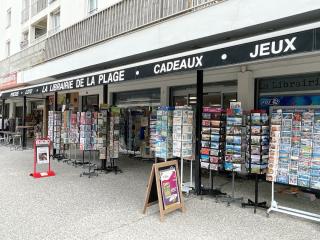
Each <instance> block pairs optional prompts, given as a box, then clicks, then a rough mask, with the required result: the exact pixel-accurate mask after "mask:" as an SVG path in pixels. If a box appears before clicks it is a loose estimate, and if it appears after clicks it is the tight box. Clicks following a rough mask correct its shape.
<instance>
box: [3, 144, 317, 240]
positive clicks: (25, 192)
mask: <svg viewBox="0 0 320 240" xmlns="http://www.w3.org/2000/svg"><path fill="white" fill-rule="evenodd" d="M32 159H33V152H32V151H30V150H29V151H23V152H21V151H10V150H9V149H8V148H5V147H0V169H1V173H0V184H1V187H0V204H1V205H0V239H1V240H7V239H10V240H11V239H12V240H13V239H23V240H28V239H50V240H51V239H57V240H63V239H68V240H70V239H255V240H256V239H299V240H301V239H309V240H310V239H319V238H320V237H319V236H320V224H316V223H313V222H309V221H306V220H302V219H298V218H294V217H289V216H287V215H283V214H280V213H272V214H271V216H270V218H267V217H266V214H265V212H264V211H262V210H258V213H257V214H255V215H254V214H253V210H252V209H249V208H245V209H243V208H241V207H240V206H239V205H238V204H235V205H232V206H231V207H226V205H225V204H224V203H216V202H215V201H214V200H213V199H211V198H204V199H203V200H201V199H200V198H198V197H195V196H190V197H188V198H186V209H187V211H186V213H185V214H183V213H181V212H180V211H176V212H174V213H171V214H169V215H166V216H165V221H164V222H163V223H161V222H160V220H159V214H158V212H157V206H153V207H151V208H150V209H149V210H148V212H147V215H143V214H142V213H141V210H142V207H143V201H144V197H145V190H146V184H147V180H148V175H149V172H150V169H151V163H147V162H142V161H139V160H132V159H125V160H122V161H121V163H120V166H121V168H122V170H123V171H124V172H123V173H122V174H118V175H115V174H113V173H109V174H101V175H100V176H99V177H97V178H96V177H94V178H91V179H89V178H87V177H82V178H80V177H79V174H80V173H81V172H82V171H83V169H82V168H81V167H78V168H74V167H72V166H70V165H67V164H65V163H61V162H60V163H57V162H54V163H53V169H54V170H55V171H56V172H57V176H56V177H51V178H43V179H33V178H31V177H30V176H29V173H30V172H31V171H32V161H33V160H32ZM215 181H216V182H217V183H218V184H220V183H225V182H226V181H228V180H226V179H225V178H215ZM261 185H262V189H261V191H262V193H261V196H262V198H265V199H267V200H269V199H270V184H268V183H263V184H261ZM224 190H225V191H230V184H227V185H226V186H225V188H224ZM237 195H241V196H246V197H247V196H249V197H252V195H253V182H250V181H240V182H237ZM278 197H279V199H280V200H281V201H282V202H285V203H286V204H287V205H290V206H298V207H300V208H301V207H307V208H308V209H310V210H311V211H314V212H318V213H320V201H319V200H316V201H314V202H310V201H309V200H306V199H301V198H293V197H291V196H287V195H284V194H281V195H279V196H278Z"/></svg>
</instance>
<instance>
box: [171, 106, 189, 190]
mask: <svg viewBox="0 0 320 240" xmlns="http://www.w3.org/2000/svg"><path fill="white" fill-rule="evenodd" d="M172 139H173V156H174V157H179V158H180V160H181V181H180V182H181V190H182V192H185V193H187V194H189V193H190V191H191V190H193V188H194V186H193V185H192V177H193V176H192V162H191V163H190V165H191V166H190V171H191V174H190V181H189V182H186V183H185V182H184V181H183V178H184V176H183V171H184V164H183V163H184V160H189V161H192V156H193V110H192V108H191V107H187V106H183V107H176V108H175V110H174V111H173V134H172Z"/></svg>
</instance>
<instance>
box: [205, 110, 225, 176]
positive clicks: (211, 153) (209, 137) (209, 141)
mask: <svg viewBox="0 0 320 240" xmlns="http://www.w3.org/2000/svg"><path fill="white" fill-rule="evenodd" d="M225 119H226V115H225V111H224V110H223V109H222V108H212V107H204V108H203V112H202V131H201V153H200V154H201V155H200V161H201V167H202V168H205V169H210V170H216V171H217V170H219V169H222V168H223V160H224V148H225V127H226V126H225Z"/></svg>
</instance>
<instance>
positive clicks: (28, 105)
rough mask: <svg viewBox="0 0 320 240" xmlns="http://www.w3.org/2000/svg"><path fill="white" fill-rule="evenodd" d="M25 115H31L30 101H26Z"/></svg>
mask: <svg viewBox="0 0 320 240" xmlns="http://www.w3.org/2000/svg"><path fill="white" fill-rule="evenodd" d="M27 114H31V101H27Z"/></svg>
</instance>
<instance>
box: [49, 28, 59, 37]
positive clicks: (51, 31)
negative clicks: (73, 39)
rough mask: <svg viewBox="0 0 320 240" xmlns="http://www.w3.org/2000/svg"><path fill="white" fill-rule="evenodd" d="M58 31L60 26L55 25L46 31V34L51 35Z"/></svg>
mask: <svg viewBox="0 0 320 240" xmlns="http://www.w3.org/2000/svg"><path fill="white" fill-rule="evenodd" d="M59 31H60V26H56V27H54V28H52V29H51V30H49V31H48V36H51V35H53V34H55V33H56V32H59Z"/></svg>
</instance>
